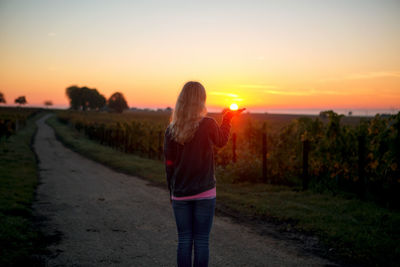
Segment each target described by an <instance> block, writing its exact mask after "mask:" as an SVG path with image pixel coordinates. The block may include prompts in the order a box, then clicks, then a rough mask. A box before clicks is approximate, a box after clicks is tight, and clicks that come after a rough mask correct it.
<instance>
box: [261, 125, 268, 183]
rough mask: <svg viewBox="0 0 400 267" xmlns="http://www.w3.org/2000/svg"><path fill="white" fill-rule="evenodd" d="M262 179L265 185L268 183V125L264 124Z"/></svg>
mask: <svg viewBox="0 0 400 267" xmlns="http://www.w3.org/2000/svg"><path fill="white" fill-rule="evenodd" d="M262 129H263V130H262V178H263V181H264V183H266V182H267V133H266V123H265V122H264V124H263V128H262Z"/></svg>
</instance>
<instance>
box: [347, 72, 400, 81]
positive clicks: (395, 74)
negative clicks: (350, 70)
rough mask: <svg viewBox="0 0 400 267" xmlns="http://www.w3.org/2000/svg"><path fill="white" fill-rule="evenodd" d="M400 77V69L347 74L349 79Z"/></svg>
mask: <svg viewBox="0 0 400 267" xmlns="http://www.w3.org/2000/svg"><path fill="white" fill-rule="evenodd" d="M386 77H387V78H390V77H392V78H400V71H378V72H369V73H361V74H352V75H349V76H347V79H349V80H359V79H371V78H386Z"/></svg>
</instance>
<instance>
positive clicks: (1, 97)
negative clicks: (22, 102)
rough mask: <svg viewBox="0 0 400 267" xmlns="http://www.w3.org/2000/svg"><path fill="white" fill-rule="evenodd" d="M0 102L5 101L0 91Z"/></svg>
mask: <svg viewBox="0 0 400 267" xmlns="http://www.w3.org/2000/svg"><path fill="white" fill-rule="evenodd" d="M0 103H4V104H5V103H7V102H6V98H5V97H4V95H3V93H2V92H0Z"/></svg>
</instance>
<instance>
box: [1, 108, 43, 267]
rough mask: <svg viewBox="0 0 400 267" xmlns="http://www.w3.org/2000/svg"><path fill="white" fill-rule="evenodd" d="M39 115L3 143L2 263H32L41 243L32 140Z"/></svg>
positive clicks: (35, 165) (5, 264)
mask: <svg viewBox="0 0 400 267" xmlns="http://www.w3.org/2000/svg"><path fill="white" fill-rule="evenodd" d="M39 116H40V115H37V116H35V117H33V118H31V119H29V120H28V121H27V124H26V126H25V127H24V128H23V129H21V130H20V131H18V132H17V133H16V134H14V135H12V136H11V137H10V138H9V139H7V140H2V142H1V143H0V266H23V265H25V266H28V265H26V264H27V263H29V265H30V266H32V264H34V263H33V262H32V261H33V258H31V255H32V254H34V253H37V252H38V250H39V249H40V247H41V246H40V245H39V242H40V235H39V233H38V232H37V231H36V230H35V229H34V227H33V225H32V214H31V212H32V210H31V204H32V201H33V199H34V193H35V188H36V186H37V183H38V171H37V162H36V157H35V154H34V152H33V150H32V146H31V144H32V140H33V137H34V134H35V131H36V124H35V121H36V119H37V118H38V117H39Z"/></svg>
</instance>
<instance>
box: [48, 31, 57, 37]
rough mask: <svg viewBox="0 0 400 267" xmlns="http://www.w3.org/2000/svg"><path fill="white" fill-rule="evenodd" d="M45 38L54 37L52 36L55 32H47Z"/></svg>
mask: <svg viewBox="0 0 400 267" xmlns="http://www.w3.org/2000/svg"><path fill="white" fill-rule="evenodd" d="M47 36H49V37H54V36H56V33H55V32H49V33H48V34H47Z"/></svg>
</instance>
